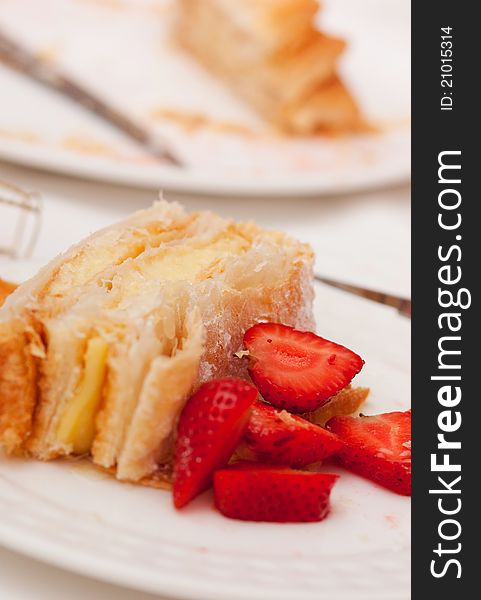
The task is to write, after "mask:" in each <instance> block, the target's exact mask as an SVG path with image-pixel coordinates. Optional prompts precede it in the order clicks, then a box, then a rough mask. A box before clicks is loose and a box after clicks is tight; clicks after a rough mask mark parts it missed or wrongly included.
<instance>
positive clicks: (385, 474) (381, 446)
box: [327, 410, 411, 496]
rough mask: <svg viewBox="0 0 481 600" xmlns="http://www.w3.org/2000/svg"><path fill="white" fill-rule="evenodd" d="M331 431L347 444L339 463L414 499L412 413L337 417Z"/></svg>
mask: <svg viewBox="0 0 481 600" xmlns="http://www.w3.org/2000/svg"><path fill="white" fill-rule="evenodd" d="M327 427H328V429H330V430H331V431H332V432H334V433H335V434H337V435H338V436H339V437H340V438H341V440H342V441H343V443H344V445H343V447H342V448H341V449H340V450H339V451H338V452H337V454H336V456H337V459H338V460H339V462H340V463H341V464H342V465H343V466H344V467H346V468H347V469H350V470H351V471H354V472H355V473H358V474H359V475H362V476H364V477H367V478H369V479H372V480H373V481H376V482H377V483H379V484H380V485H383V486H384V487H387V488H389V489H390V490H392V491H393V492H396V493H398V494H402V495H404V496H410V495H411V411H410V410H409V411H407V412H392V413H385V414H382V415H375V416H372V417H364V416H361V417H333V418H332V419H331V420H330V421H329V422H328V423H327Z"/></svg>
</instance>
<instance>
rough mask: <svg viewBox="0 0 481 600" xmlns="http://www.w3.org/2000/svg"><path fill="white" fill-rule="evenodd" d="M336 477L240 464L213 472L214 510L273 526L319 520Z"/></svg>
mask: <svg viewBox="0 0 481 600" xmlns="http://www.w3.org/2000/svg"><path fill="white" fill-rule="evenodd" d="M337 478H338V475H334V474H332V473H313V472H308V471H294V470H292V469H289V468H270V467H266V466H263V465H261V466H257V465H254V466H249V465H246V464H243V465H241V466H240V467H239V468H235V467H234V468H229V469H222V470H219V471H216V473H215V475H214V495H215V503H216V507H217V508H218V510H219V511H220V512H221V513H222V514H223V515H225V516H226V517H229V518H231V519H241V520H243V521H271V522H277V523H287V522H297V523H299V522H309V521H321V520H322V519H324V518H325V517H326V516H327V514H328V512H329V497H330V493H331V489H332V487H333V485H334V483H335V482H336V479H337Z"/></svg>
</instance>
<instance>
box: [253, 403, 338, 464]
mask: <svg viewBox="0 0 481 600" xmlns="http://www.w3.org/2000/svg"><path fill="white" fill-rule="evenodd" d="M244 440H245V442H246V444H247V446H248V447H249V448H250V450H252V451H253V452H254V454H255V456H256V457H257V458H258V460H260V461H261V462H266V463H272V464H278V465H289V466H291V467H304V466H305V465H309V464H311V463H314V462H318V461H320V460H322V459H323V458H326V456H329V455H331V454H333V453H334V452H335V451H336V450H338V449H339V448H340V447H341V446H342V442H341V441H340V440H339V439H338V438H337V436H335V435H333V434H332V433H330V432H329V431H326V430H325V429H322V427H319V426H318V425H313V424H312V423H309V421H306V420H305V419H303V418H302V417H298V416H297V415H291V414H290V413H288V412H287V411H286V410H278V409H277V408H274V407H273V406H269V405H268V404H266V403H265V402H256V403H255V404H254V407H253V409H252V414H251V418H250V419H249V424H248V426H247V431H246V433H245V435H244Z"/></svg>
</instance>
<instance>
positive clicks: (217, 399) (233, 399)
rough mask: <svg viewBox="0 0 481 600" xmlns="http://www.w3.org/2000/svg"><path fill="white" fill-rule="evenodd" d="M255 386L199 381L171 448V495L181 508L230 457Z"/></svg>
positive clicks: (230, 381)
mask: <svg viewBox="0 0 481 600" xmlns="http://www.w3.org/2000/svg"><path fill="white" fill-rule="evenodd" d="M257 395H258V392H257V390H256V389H255V388H254V387H253V386H252V385H250V384H249V383H247V382H246V381H242V380H240V379H220V380H214V381H209V382H208V383H205V384H204V385H202V386H201V387H200V388H199V389H198V390H197V392H196V393H195V394H194V395H193V396H192V397H191V398H190V399H189V400H188V401H187V403H186V405H185V407H184V409H183V411H182V414H181V415H180V419H179V424H178V427H177V438H176V442H175V448H174V460H173V463H174V472H173V499H174V505H175V507H176V508H181V507H182V506H184V505H185V504H187V503H188V502H190V500H192V499H193V498H194V497H195V496H197V495H198V494H200V493H201V492H203V491H204V490H206V489H207V488H208V487H209V486H210V484H211V482H212V475H213V473H214V471H215V470H216V469H218V468H220V467H223V466H224V465H226V464H227V462H228V461H229V459H230V457H231V455H232V453H233V451H234V450H235V448H236V446H237V444H238V443H239V441H240V439H241V438H242V436H243V434H244V432H245V430H246V427H247V423H248V421H249V417H250V413H251V407H252V405H253V403H254V402H255V400H256V398H257Z"/></svg>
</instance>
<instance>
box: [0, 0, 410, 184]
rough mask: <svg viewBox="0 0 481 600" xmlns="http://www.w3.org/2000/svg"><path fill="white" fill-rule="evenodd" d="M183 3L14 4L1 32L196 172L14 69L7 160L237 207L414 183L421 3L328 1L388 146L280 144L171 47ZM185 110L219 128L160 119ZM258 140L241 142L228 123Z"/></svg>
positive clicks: (330, 22) (372, 142)
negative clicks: (414, 74)
mask: <svg viewBox="0 0 481 600" xmlns="http://www.w3.org/2000/svg"><path fill="white" fill-rule="evenodd" d="M170 4H171V0H43V1H42V2H38V1H37V0H2V2H1V5H0V27H2V28H4V29H5V31H7V32H9V33H10V34H11V35H13V36H15V37H16V38H17V39H18V40H20V41H21V42H22V43H24V44H25V45H27V46H29V47H31V48H32V49H33V50H34V51H36V52H39V53H41V54H42V55H43V56H45V57H47V58H49V59H50V60H54V61H56V62H57V63H59V64H60V65H61V66H62V67H63V68H65V70H67V71H68V72H70V73H72V74H73V75H74V76H75V77H76V78H77V79H78V80H79V81H81V82H83V83H84V84H85V85H86V86H88V87H90V88H92V89H93V90H95V91H96V93H97V94H99V95H100V96H101V97H104V98H106V99H107V100H108V101H109V102H110V103H111V104H112V105H114V106H117V107H118V108H120V109H122V110H123V111H125V112H126V113H127V114H130V115H131V116H133V117H135V118H137V119H139V120H140V121H142V122H143V123H144V124H145V126H146V127H148V128H151V129H152V130H153V131H155V132H158V134H160V135H161V136H163V137H164V138H165V139H167V140H168V141H169V142H170V144H171V145H172V147H173V148H174V149H175V151H176V152H177V153H178V155H179V156H180V157H181V158H182V159H183V160H184V161H185V162H186V163H187V164H188V165H189V166H188V168H185V169H180V170H179V169H176V168H172V167H167V166H162V165H159V164H156V163H155V162H154V161H152V159H151V158H149V156H148V155H146V154H145V153H144V152H143V151H141V150H139V149H138V148H137V147H136V146H135V145H133V144H131V143H130V142H128V141H126V140H125V139H124V138H123V136H121V135H120V134H119V133H117V132H116V131H113V130H112V129H111V128H110V127H108V126H106V125H105V124H104V123H102V122H100V121H99V120H98V119H96V118H95V117H93V116H91V115H89V114H87V113H86V112H84V111H83V110H82V109H79V108H78V107H77V106H75V105H74V104H73V103H71V102H69V101H66V100H65V99H63V98H61V97H60V96H59V95H57V94H56V93H53V92H51V91H49V90H46V89H44V88H42V87H40V86H39V85H37V84H35V83H32V82H31V81H29V80H27V79H26V78H24V77H23V76H20V75H18V74H15V73H13V72H12V71H11V70H9V69H7V68H6V67H5V66H3V65H0V89H1V90H2V95H1V99H0V107H1V110H0V158H4V159H6V160H9V161H13V162H17V163H22V164H27V165H32V166H35V167H39V168H42V169H48V170H52V171H59V172H63V173H70V174H74V175H80V176H84V177H88V178H94V179H103V180H109V181H115V182H119V183H125V184H132V185H136V186H147V187H153V188H167V189H169V188H170V189H176V190H182V191H194V192H204V193H222V194H226V193H230V194H276V195H292V194H306V195H308V194H327V193H341V192H349V191H353V190H359V189H365V188H373V187H379V186H385V185H388V184H394V183H398V182H401V181H406V180H407V179H408V178H409V172H410V131H409V114H410V67H409V65H410V3H409V2H408V1H407V0H364V1H363V2H362V3H361V2H358V0H326V2H325V3H323V4H324V9H323V11H322V13H321V15H320V20H321V24H322V27H323V28H324V29H325V30H327V31H330V32H332V33H336V34H340V35H341V36H343V37H345V38H346V39H347V40H348V41H349V45H348V50H347V52H346V54H345V56H344V58H343V60H342V64H341V70H342V73H343V76H344V77H345V79H346V81H347V82H348V84H349V86H350V88H351V89H352V91H353V93H354V95H355V97H356V98H357V99H358V101H359V103H360V104H361V106H362V108H363V110H364V112H365V114H366V115H367V117H368V118H369V119H370V120H371V121H373V122H374V123H376V124H378V125H379V126H380V133H376V134H371V135H359V136H350V137H347V138H342V139H328V138H313V139H286V138H281V137H279V136H275V135H273V134H272V132H271V133H269V132H268V131H267V130H266V126H265V124H264V123H262V122H261V121H260V120H259V119H258V118H257V117H256V115H254V114H253V113H252V112H251V111H250V110H249V108H248V107H246V106H245V105H244V104H243V103H242V102H240V101H239V100H238V99H237V98H235V97H234V96H232V95H231V94H230V93H229V91H228V90H227V89H226V88H225V87H224V86H223V85H222V84H221V83H219V82H218V81H217V80H215V79H213V78H212V77H211V76H209V75H208V74H207V73H205V72H204V71H203V70H202V69H201V68H200V67H199V66H198V65H197V64H195V63H194V62H193V61H192V60H191V59H190V58H189V57H187V56H186V55H183V54H182V52H179V51H178V50H177V49H175V48H174V47H173V45H172V42H171V41H170V39H169V22H170V21H169V19H170V17H171V14H170V13H171V10H170V9H169V5H170ZM165 110H170V111H172V110H174V111H176V112H177V113H179V114H180V115H182V116H183V117H185V116H186V115H187V116H188V115H190V116H191V115H200V116H201V118H204V117H206V118H207V120H208V121H209V124H207V125H205V126H201V127H194V128H193V129H192V128H189V127H186V126H185V124H184V125H181V124H179V121H178V120H172V119H171V118H170V119H166V118H165V116H164V117H159V114H160V113H161V112H162V111H165ZM226 122H227V123H229V124H230V125H234V126H235V127H236V128H239V127H240V128H241V129H244V130H246V131H247V132H244V133H239V132H237V133H234V132H233V131H232V129H230V130H228V131H226V130H225V127H221V128H220V129H219V124H220V123H226Z"/></svg>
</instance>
